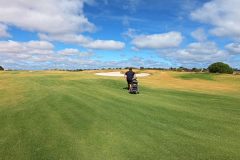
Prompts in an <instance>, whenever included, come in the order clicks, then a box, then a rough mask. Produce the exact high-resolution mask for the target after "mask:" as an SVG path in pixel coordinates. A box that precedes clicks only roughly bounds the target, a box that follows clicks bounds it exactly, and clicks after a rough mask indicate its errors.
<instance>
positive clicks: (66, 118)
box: [0, 72, 240, 160]
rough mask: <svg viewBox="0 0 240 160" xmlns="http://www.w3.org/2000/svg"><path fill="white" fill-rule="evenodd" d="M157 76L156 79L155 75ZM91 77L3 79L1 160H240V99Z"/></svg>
mask: <svg viewBox="0 0 240 160" xmlns="http://www.w3.org/2000/svg"><path fill="white" fill-rule="evenodd" d="M152 76H154V75H152ZM125 86H126V84H125V81H123V80H121V79H118V78H104V77H96V76H94V75H93V74H90V73H84V72H83V73H67V72H56V73H54V72H53V73H45V72H34V73H26V72H17V73H14V74H13V73H11V72H2V73H0V93H1V94H0V159H2V160H30V159H31V160H38V159H39V160H55V159H56V160H59V159H66V160H68V159H69V160H72V159H76V160H105V159H106V160H128V159H129V160H143V159H146V160H159V159H163V160H238V159H240V123H239V122H240V98H239V97H240V96H239V97H238V96H237V95H236V93H235V94H233V95H231V94H219V93H218V94H217V93H216V94H203V93H197V92H188V91H180V90H174V89H161V88H154V87H151V88H150V87H148V86H145V85H141V79H140V92H141V93H140V94H139V95H130V94H128V93H127V90H124V89H123V87H125Z"/></svg>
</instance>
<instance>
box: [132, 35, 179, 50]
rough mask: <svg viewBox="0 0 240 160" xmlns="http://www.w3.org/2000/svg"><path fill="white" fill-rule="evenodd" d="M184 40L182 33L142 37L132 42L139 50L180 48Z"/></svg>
mask: <svg viewBox="0 0 240 160" xmlns="http://www.w3.org/2000/svg"><path fill="white" fill-rule="evenodd" d="M182 39H183V37H182V34H181V33H179V32H168V33H163V34H152V35H140V36H137V37H135V38H134V39H133V40H132V44H133V45H134V46H135V47H136V48H139V49H144V48H145V49H162V48H171V47H178V46H179V45H180V43H181V42H182Z"/></svg>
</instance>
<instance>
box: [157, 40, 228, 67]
mask: <svg viewBox="0 0 240 160" xmlns="http://www.w3.org/2000/svg"><path fill="white" fill-rule="evenodd" d="M160 54H162V55H164V56H167V59H169V60H170V61H172V62H173V61H175V62H177V63H178V64H182V65H184V66H187V67H189V66H192V67H196V66H205V67H206V65H209V64H210V63H213V62H216V61H227V60H228V58H229V53H228V52H226V51H224V50H220V49H218V47H217V45H216V43H214V42H196V43H191V44H189V45H188V46H187V47H186V48H185V49H176V50H163V51H161V52H160Z"/></svg>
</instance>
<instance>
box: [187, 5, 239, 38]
mask: <svg viewBox="0 0 240 160" xmlns="http://www.w3.org/2000/svg"><path fill="white" fill-rule="evenodd" d="M239 6H240V1H239V0H212V1H210V2H207V3H205V4H204V5H203V6H202V7H201V8H199V9H197V10H195V11H193V12H192V13H191V17H192V18H193V19H194V20H197V21H200V22H203V23H208V24H211V25H213V26H214V28H213V29H212V30H211V33H213V34H215V35H217V36H229V37H234V38H240V27H239V26H240V10H239Z"/></svg>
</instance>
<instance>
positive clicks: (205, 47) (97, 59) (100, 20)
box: [0, 0, 240, 70]
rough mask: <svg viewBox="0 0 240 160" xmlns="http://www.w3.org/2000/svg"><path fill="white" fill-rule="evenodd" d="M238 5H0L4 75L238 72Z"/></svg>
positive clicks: (143, 0)
mask: <svg viewBox="0 0 240 160" xmlns="http://www.w3.org/2000/svg"><path fill="white" fill-rule="evenodd" d="M239 7H240V1H239V0H228V1H225V0H181V1H179V0H40V1H27V0H25V1H24V0H12V1H10V2H8V1H5V0H0V65H1V66H3V67H4V68H9V69H36V70H38V69H52V68H62V69H75V68H103V67H105V68H109V67H127V66H134V67H140V66H144V67H166V68H168V67H179V66H184V67H207V66H208V65H209V64H211V63H213V62H217V61H223V62H226V63H228V64H230V65H231V66H232V67H236V68H240V64H239V62H240V27H239V26H240V11H239Z"/></svg>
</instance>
